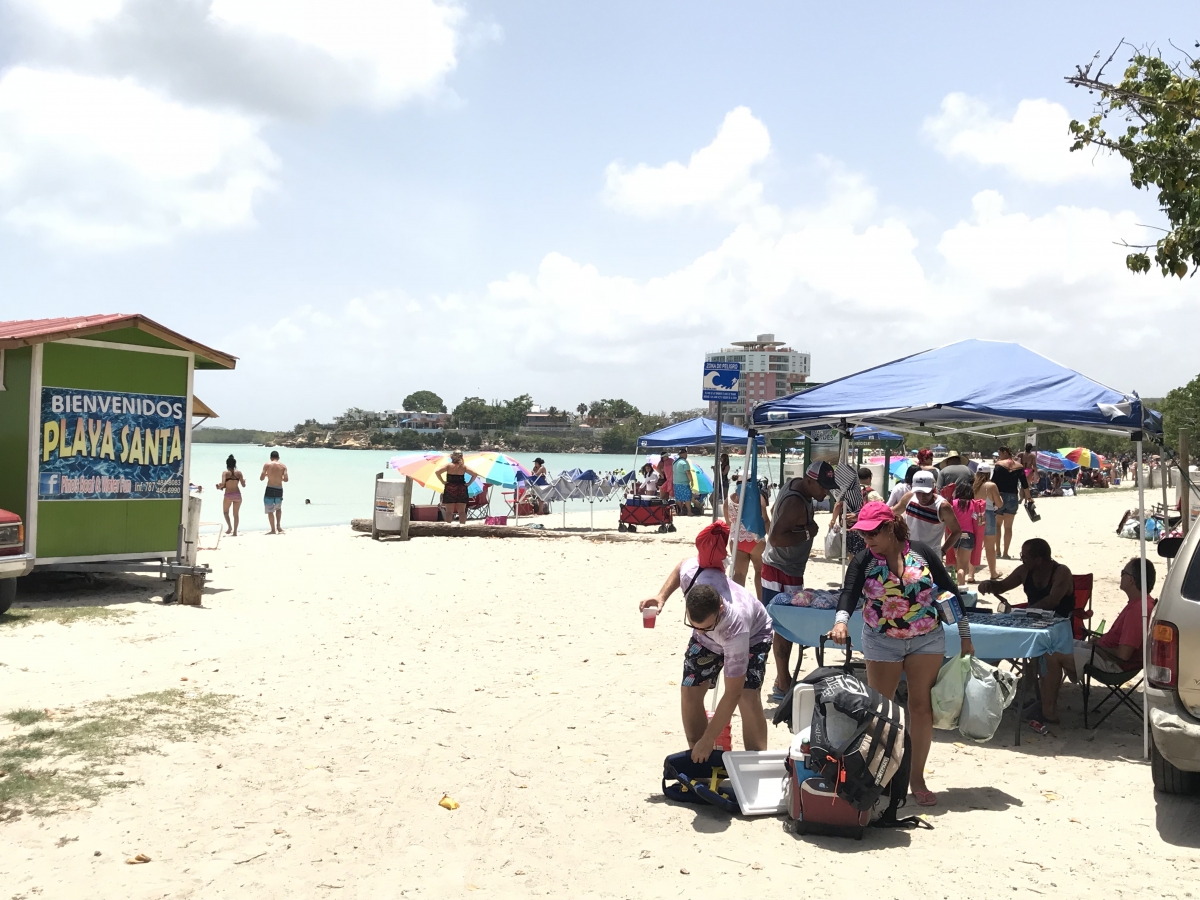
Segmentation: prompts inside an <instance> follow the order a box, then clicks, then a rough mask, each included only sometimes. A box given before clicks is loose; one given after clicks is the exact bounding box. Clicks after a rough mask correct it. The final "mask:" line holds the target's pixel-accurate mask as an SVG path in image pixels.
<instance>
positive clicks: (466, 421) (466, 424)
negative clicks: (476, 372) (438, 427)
mask: <svg viewBox="0 0 1200 900" xmlns="http://www.w3.org/2000/svg"><path fill="white" fill-rule="evenodd" d="M494 415H495V413H494V412H493V411H492V407H491V406H490V405H489V404H488V402H487V401H486V400H484V399H483V398H482V397H464V398H463V401H462V402H461V403H460V404H458V406H456V407H454V424H455V425H457V426H458V427H460V428H474V427H478V426H479V425H486V424H488V423H490V422H492V421H495V420H494V419H493V418H492V417H493V416H494Z"/></svg>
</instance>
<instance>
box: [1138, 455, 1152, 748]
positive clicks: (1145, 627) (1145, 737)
mask: <svg viewBox="0 0 1200 900" xmlns="http://www.w3.org/2000/svg"><path fill="white" fill-rule="evenodd" d="M1137 467H1138V544H1139V548H1140V551H1141V552H1140V555H1141V565H1142V671H1143V672H1146V673H1147V675H1148V674H1149V672H1150V641H1149V633H1150V611H1149V606H1150V602H1149V600H1147V598H1146V479H1145V477H1144V476H1143V473H1142V441H1141V439H1140V438H1139V439H1138V442H1137ZM1149 758H1150V704H1149V703H1146V702H1145V701H1143V702H1142V759H1149Z"/></svg>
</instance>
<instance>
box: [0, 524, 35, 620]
mask: <svg viewBox="0 0 1200 900" xmlns="http://www.w3.org/2000/svg"><path fill="white" fill-rule="evenodd" d="M31 568H32V560H31V559H30V558H29V556H28V555H26V553H25V525H24V524H23V523H22V522H21V517H20V516H18V515H17V514H16V513H11V512H9V511H8V510H6V509H0V613H6V612H8V608H9V607H10V606H12V605H13V601H14V600H15V599H16V598H17V578H18V577H19V576H21V575H26V574H28V572H29V570H30V569H31Z"/></svg>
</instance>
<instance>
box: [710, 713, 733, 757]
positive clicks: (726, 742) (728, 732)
mask: <svg viewBox="0 0 1200 900" xmlns="http://www.w3.org/2000/svg"><path fill="white" fill-rule="evenodd" d="M705 714H706V715H707V716H708V719H709V721H710V722H711V721H712V717H713V714H712V713H711V712H708V711H707V710H705ZM713 749H715V750H732V749H733V723H732V722H726V723H725V728H724V729H723V730H722V731H721V733H720V735H718V736H717V741H716V743H715V744H713Z"/></svg>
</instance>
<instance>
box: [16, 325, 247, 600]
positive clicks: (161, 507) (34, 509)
mask: <svg viewBox="0 0 1200 900" xmlns="http://www.w3.org/2000/svg"><path fill="white" fill-rule="evenodd" d="M236 364H237V360H236V358H235V357H233V356H229V355H228V354H225V353H221V352H219V351H217V350H213V349H211V348H209V347H205V346H204V345H202V344H198V343H196V342H195V341H192V340H189V339H188V338H185V337H183V336H182V335H180V334H176V333H175V332H173V331H171V330H169V329H167V328H164V327H163V326H161V325H159V324H157V323H155V322H152V321H151V320H150V319H147V318H146V317H145V316H141V315H103V316H80V317H75V318H63V319H32V320H25V321H17V322H0V379H2V382H0V513H5V512H6V513H8V514H9V516H10V517H11V518H12V519H14V520H15V519H17V518H18V517H19V519H20V523H19V526H18V530H17V532H14V534H16V533H19V534H20V536H21V540H20V542H18V543H15V544H11V545H6V544H5V543H4V542H3V541H0V611H2V610H3V609H6V608H7V606H8V605H9V604H11V603H12V598H13V596H14V595H15V581H14V579H15V578H16V577H17V576H20V575H25V574H28V573H29V572H31V571H33V570H34V569H35V568H36V569H56V570H60V571H76V572H100V571H108V572H130V571H147V572H159V573H161V574H163V575H164V576H170V577H177V576H180V575H198V576H200V577H201V578H203V576H204V575H205V574H207V572H208V567H207V566H197V565H195V552H194V547H195V540H196V531H197V530H198V528H199V500H198V498H197V499H193V498H191V497H190V496H189V490H188V486H189V484H190V475H191V473H190V470H189V465H190V463H191V449H192V417H193V415H195V414H197V412H198V410H199V409H200V408H201V407H202V404H199V403H198V401H196V400H195V398H194V396H193V395H192V376H193V372H194V371H195V370H196V369H232V368H234V366H235V365H236ZM3 522H4V516H3V515H0V534H3V533H4V532H3ZM189 548H190V549H189ZM189 563H190V564H189ZM6 600H7V602H6Z"/></svg>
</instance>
